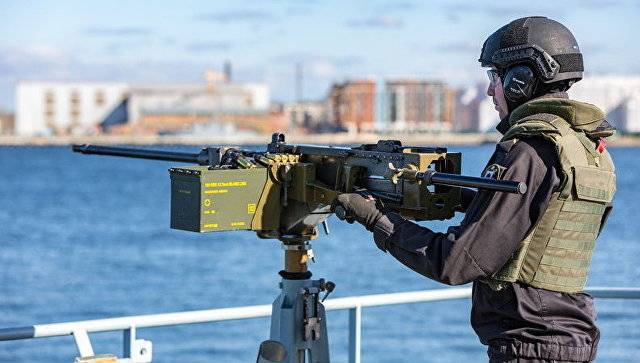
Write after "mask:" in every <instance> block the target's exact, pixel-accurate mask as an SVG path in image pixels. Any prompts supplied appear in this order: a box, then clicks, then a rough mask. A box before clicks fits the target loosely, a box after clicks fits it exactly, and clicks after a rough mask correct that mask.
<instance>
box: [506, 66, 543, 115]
mask: <svg viewBox="0 0 640 363" xmlns="http://www.w3.org/2000/svg"><path fill="white" fill-rule="evenodd" d="M502 82H503V83H502V86H503V89H504V97H505V98H506V99H507V101H510V102H511V103H513V104H516V105H520V104H522V103H524V102H526V101H528V100H530V99H531V98H532V97H533V95H534V92H535V90H536V86H537V84H538V78H537V77H536V74H535V73H534V71H533V70H532V69H531V67H529V66H528V65H526V64H518V65H515V66H513V67H509V68H508V69H507V72H506V73H505V75H504V78H503V81H502Z"/></svg>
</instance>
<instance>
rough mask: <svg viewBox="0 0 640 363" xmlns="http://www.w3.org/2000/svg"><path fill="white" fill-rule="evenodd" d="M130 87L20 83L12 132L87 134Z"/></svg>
mask: <svg viewBox="0 0 640 363" xmlns="http://www.w3.org/2000/svg"><path fill="white" fill-rule="evenodd" d="M128 88H129V86H128V85H127V84H125V83H107V82H31V81H23V82H19V83H18V86H17V89H16V109H15V111H16V115H15V133H16V134H17V135H23V136H35V135H51V134H63V135H64V134H78V133H80V134H87V133H94V132H96V131H97V125H98V124H99V123H100V122H101V121H102V120H103V119H104V117H105V116H106V115H107V114H108V113H109V112H111V110H112V109H113V108H114V107H115V106H116V105H117V104H118V103H120V102H121V101H122V99H123V98H124V97H125V95H126V93H127V91H128Z"/></svg>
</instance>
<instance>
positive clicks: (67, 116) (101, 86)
mask: <svg viewBox="0 0 640 363" xmlns="http://www.w3.org/2000/svg"><path fill="white" fill-rule="evenodd" d="M125 100H126V101H127V102H126V103H124V104H125V105H126V113H125V114H124V115H123V116H122V117H121V118H122V119H121V122H126V123H133V124H135V123H136V122H138V121H139V120H140V119H141V118H142V117H144V116H145V115H149V114H182V115H184V114H210V115H215V114H217V113H234V112H245V113H246V112H249V113H251V112H256V113H258V112H266V111H267V110H268V109H269V106H270V99H269V88H268V87H267V86H266V85H263V84H253V83H248V84H231V83H225V82H216V83H213V82H209V83H208V84H206V85H204V84H192V85H176V84H167V85H154V84H151V85H130V84H127V83H92V82H20V83H19V84H18V86H17V90H16V121H15V133H16V135H23V136H37V135H51V134H90V133H93V132H95V131H96V130H97V127H98V125H100V124H101V123H102V122H103V121H104V120H105V118H106V117H107V116H109V115H110V114H111V113H112V111H114V109H115V108H116V107H119V106H121V105H123V101H125Z"/></svg>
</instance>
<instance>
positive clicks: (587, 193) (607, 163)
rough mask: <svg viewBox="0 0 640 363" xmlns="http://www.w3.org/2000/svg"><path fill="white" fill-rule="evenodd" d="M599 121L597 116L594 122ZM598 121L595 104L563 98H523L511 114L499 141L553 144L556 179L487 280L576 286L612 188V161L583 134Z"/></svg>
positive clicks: (496, 283) (573, 290) (583, 275)
mask: <svg viewBox="0 0 640 363" xmlns="http://www.w3.org/2000/svg"><path fill="white" fill-rule="evenodd" d="M598 120H599V121H598ZM602 120H604V115H603V113H602V111H600V110H599V109H597V108H596V107H595V106H592V105H588V104H584V103H580V102H576V101H571V100H566V99H541V100H537V101H531V102H528V103H526V104H524V105H522V106H520V107H519V108H517V109H516V110H514V112H513V113H512V115H511V118H510V124H511V127H510V128H509V130H508V131H507V133H506V134H505V136H504V137H503V140H502V141H507V140H514V141H517V139H521V138H528V137H541V138H543V139H545V140H548V141H549V142H550V143H552V144H553V145H554V146H555V149H556V152H557V156H558V160H559V162H560V168H561V171H562V181H561V185H560V187H559V189H558V190H557V191H555V192H554V194H553V195H552V197H551V200H550V201H549V205H548V207H547V209H546V211H544V212H543V214H542V216H541V218H540V219H539V222H538V223H537V224H536V225H535V226H533V227H532V229H531V230H530V231H529V233H528V235H527V236H526V238H525V239H524V240H523V241H522V242H521V246H520V248H519V249H518V251H517V252H516V253H515V254H514V255H513V256H512V257H511V259H510V260H509V261H508V262H507V263H506V265H505V266H504V267H503V268H502V269H501V270H500V271H499V272H498V273H497V274H495V275H494V276H492V277H491V278H490V279H489V280H488V281H487V282H488V283H489V285H490V286H491V287H492V288H493V289H500V288H502V286H504V283H505V282H516V281H517V282H523V283H526V284H529V285H531V286H534V287H537V288H542V289H547V290H552V291H559V292H567V293H576V292H580V291H582V289H583V288H584V286H585V283H586V280H587V272H588V270H589V265H590V262H591V256H592V253H593V250H594V246H595V241H596V238H597V236H598V234H599V233H600V229H601V226H602V223H603V216H604V214H605V211H606V209H607V206H608V205H609V204H610V203H611V201H612V199H613V195H614V193H615V190H616V186H615V182H616V179H615V173H614V165H613V162H612V160H611V157H610V155H609V153H608V152H607V151H606V150H605V149H601V150H597V149H596V144H595V143H594V142H593V141H592V140H591V139H590V138H589V137H588V136H587V134H588V133H590V132H597V130H596V127H597V126H598V125H599V124H600V123H601V122H602Z"/></svg>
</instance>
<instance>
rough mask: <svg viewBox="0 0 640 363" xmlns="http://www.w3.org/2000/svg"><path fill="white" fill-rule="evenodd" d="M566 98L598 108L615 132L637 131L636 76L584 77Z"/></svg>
mask: <svg viewBox="0 0 640 363" xmlns="http://www.w3.org/2000/svg"><path fill="white" fill-rule="evenodd" d="M569 95H570V96H571V98H573V99H576V100H578V101H583V102H588V103H591V104H594V105H596V106H598V107H600V108H602V109H603V110H604V112H605V113H606V114H607V121H609V122H610V123H611V124H612V125H613V126H615V127H616V128H617V129H618V130H620V131H623V132H634V133H637V132H640V76H615V75H609V76H586V77H585V78H584V79H582V80H581V81H580V82H577V83H576V84H575V85H573V86H572V87H571V89H570V90H569Z"/></svg>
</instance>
